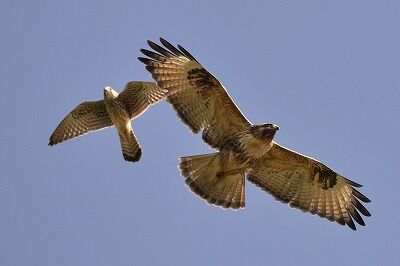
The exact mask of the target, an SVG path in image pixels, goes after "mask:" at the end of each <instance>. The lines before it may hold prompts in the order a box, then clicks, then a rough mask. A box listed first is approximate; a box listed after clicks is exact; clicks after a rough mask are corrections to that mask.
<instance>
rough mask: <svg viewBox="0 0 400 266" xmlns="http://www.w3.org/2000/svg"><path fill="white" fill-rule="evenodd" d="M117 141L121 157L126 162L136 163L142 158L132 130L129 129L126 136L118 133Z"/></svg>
mask: <svg viewBox="0 0 400 266" xmlns="http://www.w3.org/2000/svg"><path fill="white" fill-rule="evenodd" d="M119 139H120V141H121V148H122V155H123V156H124V159H125V160H126V161H128V162H137V161H139V160H140V157H141V156H142V149H141V148H140V145H139V143H138V141H137V139H136V136H135V134H134V133H133V130H132V129H131V130H130V131H129V133H127V134H121V133H119Z"/></svg>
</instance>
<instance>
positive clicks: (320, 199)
mask: <svg viewBox="0 0 400 266" xmlns="http://www.w3.org/2000/svg"><path fill="white" fill-rule="evenodd" d="M247 179H248V180H249V181H250V182H252V183H254V184H256V185H257V186H259V187H260V188H261V189H263V190H264V191H266V192H268V193H270V194H272V196H274V197H275V198H276V199H277V200H279V201H281V202H283V203H289V205H290V206H291V207H295V208H299V209H301V210H302V211H304V212H310V213H312V214H318V215H319V216H320V217H323V218H327V219H328V220H330V221H336V222H337V223H339V224H341V225H345V224H347V225H348V226H349V227H350V228H351V229H353V230H356V226H355V225H354V222H353V219H354V220H355V221H356V222H357V223H358V224H360V225H362V226H364V225H365V223H364V221H363V219H362V218H361V216H360V214H359V213H358V212H357V210H358V211H359V212H361V213H362V214H363V215H365V216H371V214H370V213H369V212H368V210H367V209H366V208H365V207H364V206H363V205H362V204H361V203H360V202H359V201H358V199H359V200H361V201H363V202H370V200H369V199H368V198H367V197H365V196H364V195H363V194H361V193H360V192H359V191H357V190H356V189H355V188H354V187H361V185H359V184H357V183H355V182H353V181H351V180H349V179H347V178H345V177H343V176H341V175H339V174H337V173H335V172H334V171H333V170H331V169H330V168H328V167H327V166H326V165H324V164H322V163H320V162H318V161H316V160H315V159H313V158H310V157H307V156H304V155H302V154H299V153H296V152H294V151H291V150H289V149H286V148H284V147H282V146H280V145H278V144H276V143H274V145H273V146H272V148H271V149H270V150H269V151H268V153H267V154H266V155H265V156H264V157H263V158H262V159H261V160H260V161H259V163H258V164H256V165H254V167H252V168H251V169H249V171H248V173H247Z"/></svg>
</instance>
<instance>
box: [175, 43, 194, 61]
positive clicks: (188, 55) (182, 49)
mask: <svg viewBox="0 0 400 266" xmlns="http://www.w3.org/2000/svg"><path fill="white" fill-rule="evenodd" d="M178 48H179V50H181V51H182V53H184V54H185V55H186V56H187V57H188V58H189V59H191V60H193V61H196V62H197V63H198V62H199V61H197V59H196V58H194V56H193V55H192V54H191V53H189V52H188V51H187V50H186V49H185V48H183V47H182V46H180V45H179V44H178Z"/></svg>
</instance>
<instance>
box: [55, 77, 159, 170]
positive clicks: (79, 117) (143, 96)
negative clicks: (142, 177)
mask: <svg viewBox="0 0 400 266" xmlns="http://www.w3.org/2000/svg"><path fill="white" fill-rule="evenodd" d="M165 93H166V91H165V90H163V89H160V88H158V87H157V85H156V84H155V83H154V82H142V81H132V82H129V83H127V84H126V86H125V89H124V90H123V91H122V92H121V93H120V94H118V92H116V91H115V90H114V89H113V88H111V87H105V88H104V100H100V101H88V102H83V103H81V104H79V105H78V106H77V107H75V109H74V110H72V111H71V112H70V113H69V114H68V115H67V116H66V117H65V118H64V119H63V120H62V121H61V123H60V124H59V125H58V127H57V128H56V129H55V130H54V132H53V134H52V135H51V137H50V142H49V145H50V146H53V145H56V144H58V143H61V142H63V141H64V140H68V139H72V138H75V137H78V136H81V135H84V134H86V133H89V132H92V131H95V130H99V129H103V128H106V127H112V126H115V127H116V128H117V130H118V134H119V138H120V141H121V147H122V154H123V156H124V159H125V160H126V161H128V162H137V161H139V159H140V157H141V155H142V149H141V147H140V145H139V143H138V140H137V139H136V136H135V134H134V133H133V129H132V125H131V119H134V118H136V117H138V116H139V115H141V114H142V113H143V112H144V111H146V109H147V108H148V107H149V106H150V105H152V104H154V103H157V102H158V101H160V100H162V99H163V98H164V97H165Z"/></svg>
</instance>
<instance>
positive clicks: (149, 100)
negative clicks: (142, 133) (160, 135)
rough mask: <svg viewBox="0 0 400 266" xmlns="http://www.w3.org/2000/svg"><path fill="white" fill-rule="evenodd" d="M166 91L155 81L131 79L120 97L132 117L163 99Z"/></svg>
mask: <svg viewBox="0 0 400 266" xmlns="http://www.w3.org/2000/svg"><path fill="white" fill-rule="evenodd" d="M166 92H167V91H166V90H163V89H160V88H159V87H158V86H157V85H156V83H154V82H144V81H131V82H129V83H127V84H126V86H125V89H124V90H123V91H122V92H121V93H120V94H119V96H118V99H120V100H121V101H122V102H123V103H124V105H125V108H126V110H127V112H128V114H129V116H130V118H131V119H132V118H135V117H137V116H139V115H140V114H142V113H143V112H144V111H146V109H147V108H148V107H149V106H150V105H152V104H155V103H157V102H159V101H160V100H162V99H163V98H164V97H165V94H166Z"/></svg>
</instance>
